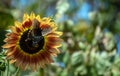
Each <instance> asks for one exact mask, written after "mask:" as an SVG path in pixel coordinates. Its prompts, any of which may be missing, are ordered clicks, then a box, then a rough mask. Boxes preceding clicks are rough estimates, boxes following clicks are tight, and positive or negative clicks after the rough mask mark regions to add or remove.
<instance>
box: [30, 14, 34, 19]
mask: <svg viewBox="0 0 120 76" xmlns="http://www.w3.org/2000/svg"><path fill="white" fill-rule="evenodd" d="M34 18H35V14H34V13H33V12H32V13H31V14H30V19H31V20H33V19H34Z"/></svg>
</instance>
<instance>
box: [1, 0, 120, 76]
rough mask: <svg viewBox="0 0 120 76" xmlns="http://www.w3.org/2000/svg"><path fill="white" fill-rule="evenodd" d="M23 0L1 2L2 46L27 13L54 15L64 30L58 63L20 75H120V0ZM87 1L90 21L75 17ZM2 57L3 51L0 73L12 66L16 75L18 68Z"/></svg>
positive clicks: (11, 71)
mask: <svg viewBox="0 0 120 76" xmlns="http://www.w3.org/2000/svg"><path fill="white" fill-rule="evenodd" d="M21 1H22V0H1V1H0V46H2V45H3V39H4V38H5V33H6V30H7V29H8V27H9V26H10V25H14V20H18V21H20V20H22V16H23V14H24V13H26V12H27V13H31V12H35V13H36V14H40V15H41V17H43V16H53V18H54V20H55V22H56V23H57V25H58V28H59V30H60V31H63V36H62V38H63V40H64V41H63V43H62V47H61V48H60V50H61V54H59V55H58V57H57V58H54V60H55V63H53V64H51V65H48V66H47V67H46V68H45V69H40V71H36V72H31V71H30V70H27V71H22V70H20V71H19V74H18V76H27V75H28V76H120V56H119V54H117V51H118V50H117V45H118V41H119V37H120V8H119V7H120V1H119V0H71V1H70V0H34V1H32V0H30V1H29V3H28V2H27V3H26V4H24V5H22V3H21ZM26 1H27V0H25V2H26ZM85 2H87V3H89V4H90V5H91V8H92V9H91V11H90V12H89V13H88V17H89V18H88V19H89V21H88V20H84V19H80V18H78V17H77V15H76V14H77V12H78V10H79V9H80V7H81V6H82V5H83V4H84V3H85ZM116 37H117V38H118V39H117V38H116ZM119 46H120V45H119ZM0 50H3V49H2V48H0ZM3 57H4V54H3V53H2V52H1V54H0V71H1V72H0V74H1V75H3V76H4V75H5V76H6V74H3V73H6V70H7V69H6V68H8V65H9V69H10V71H9V76H12V75H15V74H16V69H17V68H16V67H14V66H13V65H11V64H8V63H7V62H6V61H5V60H4V58H3ZM17 72H18V70H17Z"/></svg>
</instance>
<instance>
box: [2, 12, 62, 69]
mask: <svg viewBox="0 0 120 76" xmlns="http://www.w3.org/2000/svg"><path fill="white" fill-rule="evenodd" d="M14 25H15V26H11V27H10V30H11V32H9V33H7V34H6V38H5V39H4V42H5V44H4V45H3V46H2V47H3V48H4V49H6V58H7V59H8V60H10V63H14V64H15V65H16V66H17V67H20V68H21V69H23V70H26V69H28V68H31V69H32V70H36V69H38V67H41V68H43V67H45V65H46V64H50V63H52V62H53V60H52V57H54V56H57V54H59V53H60V51H59V49H58V47H60V46H61V41H62V39H61V38H60V36H61V35H62V32H60V31H56V30H57V26H56V25H55V22H54V21H53V20H52V19H51V18H49V17H44V18H41V17H40V16H39V15H37V16H35V14H34V13H31V14H30V15H28V14H24V16H23V21H22V23H20V22H17V21H16V22H15V24H14Z"/></svg>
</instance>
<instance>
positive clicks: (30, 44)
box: [19, 29, 44, 54]
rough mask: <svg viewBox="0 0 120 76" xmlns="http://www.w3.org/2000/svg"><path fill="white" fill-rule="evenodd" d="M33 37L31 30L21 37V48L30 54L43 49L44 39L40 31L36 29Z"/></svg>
mask: <svg viewBox="0 0 120 76" xmlns="http://www.w3.org/2000/svg"><path fill="white" fill-rule="evenodd" d="M34 33H35V34H34V35H33V33H32V31H31V30H27V31H25V32H24V33H23V35H22V36H21V39H20V41H19V45H20V48H21V49H22V50H23V51H24V52H26V53H29V54H34V53H37V52H39V51H40V50H41V49H43V46H44V37H43V36H42V34H41V30H40V29H36V32H34Z"/></svg>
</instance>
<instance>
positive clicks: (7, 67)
mask: <svg viewBox="0 0 120 76" xmlns="http://www.w3.org/2000/svg"><path fill="white" fill-rule="evenodd" d="M7 65H8V67H7V76H9V61H7Z"/></svg>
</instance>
